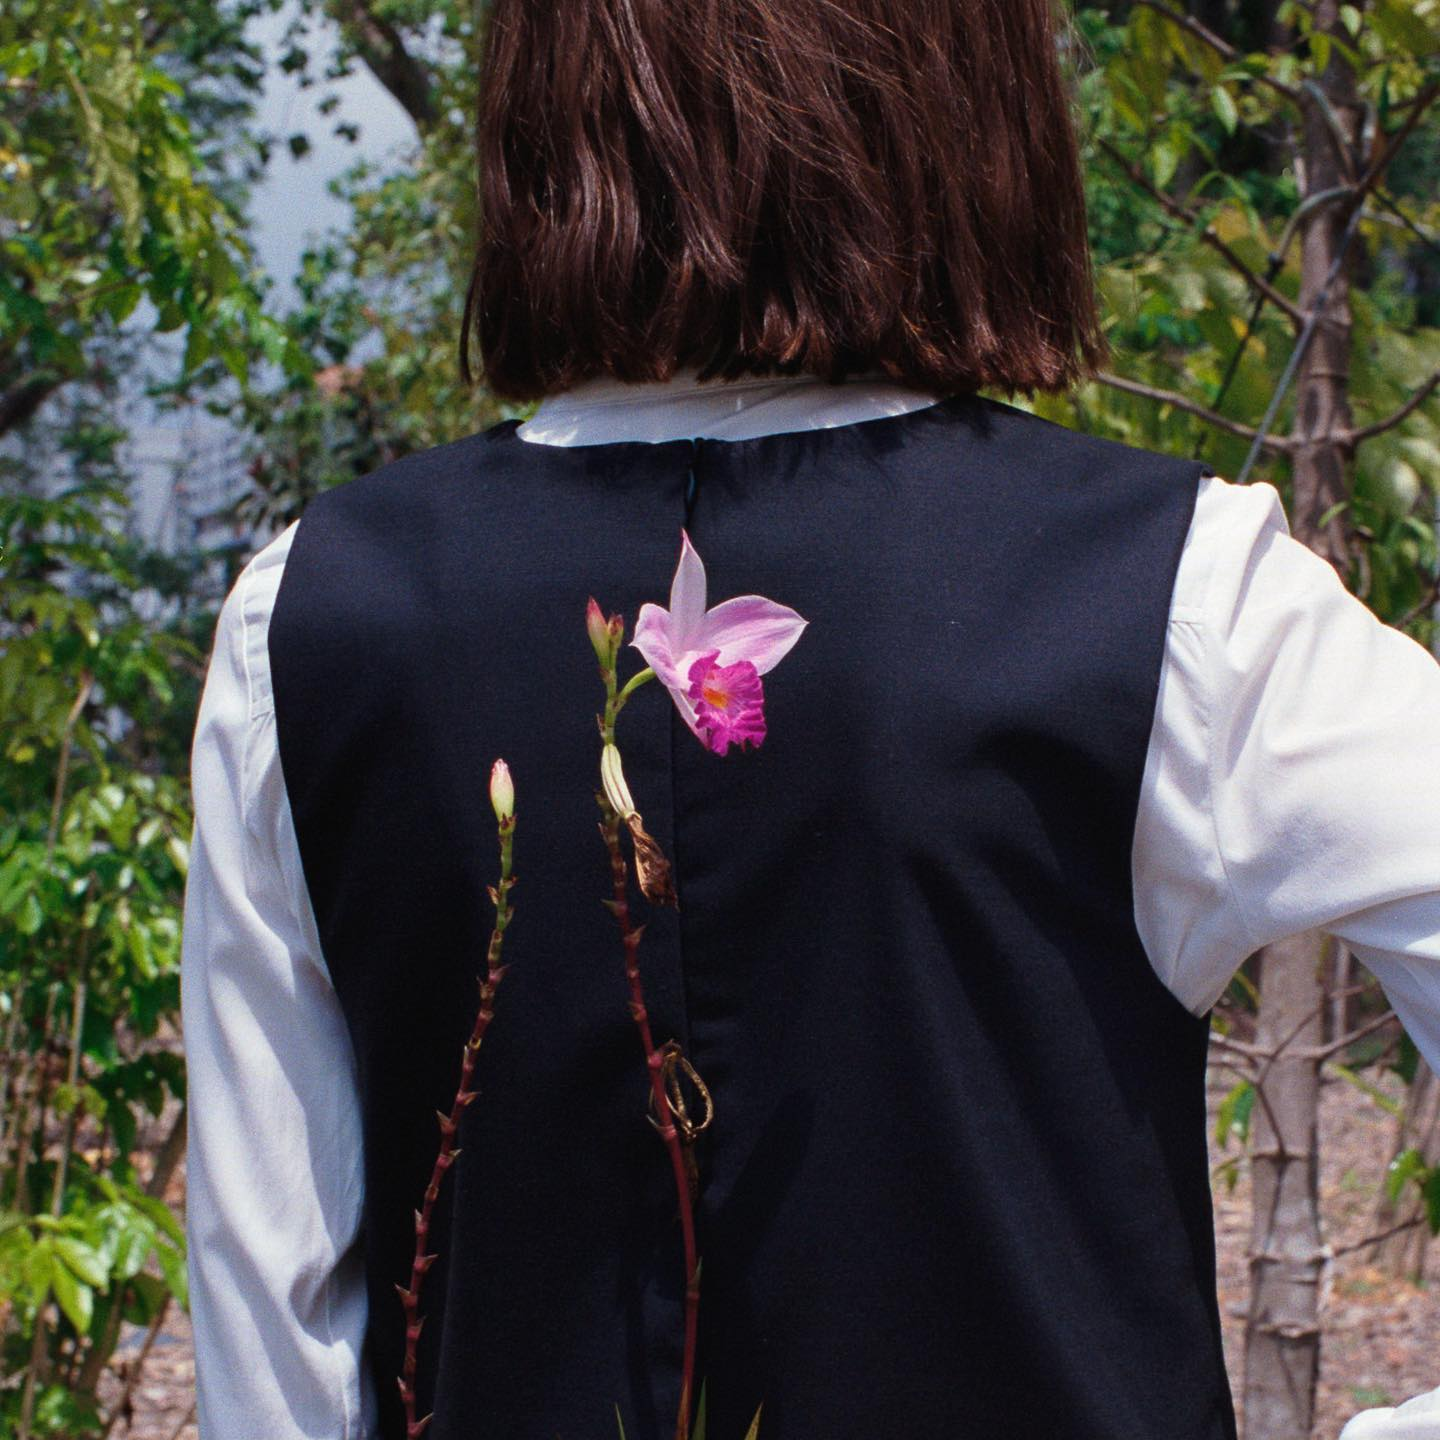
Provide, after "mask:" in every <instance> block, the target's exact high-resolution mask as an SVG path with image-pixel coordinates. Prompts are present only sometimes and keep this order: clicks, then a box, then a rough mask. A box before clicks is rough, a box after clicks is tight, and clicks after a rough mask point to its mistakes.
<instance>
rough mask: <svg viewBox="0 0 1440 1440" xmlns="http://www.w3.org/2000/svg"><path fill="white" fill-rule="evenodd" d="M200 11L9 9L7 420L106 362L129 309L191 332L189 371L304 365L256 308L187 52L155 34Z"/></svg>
mask: <svg viewBox="0 0 1440 1440" xmlns="http://www.w3.org/2000/svg"><path fill="white" fill-rule="evenodd" d="M206 8H207V9H208V7H206ZM197 10H198V7H195V6H193V5H185V4H182V3H177V0H162V3H160V4H159V5H158V6H157V5H151V6H143V7H142V6H135V5H126V4H122V3H120V0H61V3H55V0H15V3H13V4H7V5H6V6H5V7H4V8H3V9H0V176H3V179H4V183H3V184H0V432H3V430H4V429H6V428H9V427H10V426H11V425H13V424H16V423H20V422H22V421H23V420H25V419H26V418H28V417H29V415H30V414H31V413H33V411H34V409H35V407H36V406H37V405H38V404H39V403H40V402H41V400H43V398H44V397H46V396H48V395H49V394H51V393H53V392H54V391H55V390H57V389H59V388H60V387H61V386H63V385H65V384H67V383H70V382H73V381H75V380H79V379H82V378H84V379H92V380H93V379H95V378H97V375H96V368H97V366H101V365H102V364H103V358H102V357H103V355H104V352H105V346H106V342H107V341H108V340H112V339H113V337H114V336H115V335H117V334H118V333H119V329H120V327H121V326H122V325H125V324H126V322H131V323H132V325H133V324H135V323H139V324H143V325H144V326H145V327H146V328H148V329H149V330H150V331H152V332H154V333H157V334H158V333H168V332H172V331H177V332H180V331H183V334H184V339H185V344H184V348H183V357H182V367H181V378H182V381H184V380H188V379H189V378H191V377H192V376H194V375H195V374H196V373H197V372H198V371H199V370H200V368H201V367H202V366H204V365H205V362H207V361H211V362H212V363H213V364H214V365H216V366H218V367H221V368H223V370H224V371H226V372H228V373H229V374H230V375H231V376H233V377H234V378H235V379H236V380H237V381H243V380H245V379H246V378H247V376H248V375H249V373H250V369H251V364H252V360H253V357H254V356H255V355H257V354H259V355H262V356H264V357H265V358H266V359H267V360H269V361H272V362H275V363H280V364H284V365H286V366H287V367H290V368H303V366H304V363H305V357H304V355H303V353H302V352H301V351H300V350H298V349H297V348H296V347H295V346H294V345H293V344H292V343H291V342H290V340H289V337H288V336H287V335H286V333H285V331H284V329H283V327H281V326H280V325H278V324H277V323H276V322H275V321H273V320H271V319H270V318H269V317H267V316H266V315H265V314H264V313H263V311H262V308H261V303H260V293H259V290H258V287H257V285H256V283H255V281H254V279H253V278H252V276H251V273H250V272H251V269H252V266H251V261H250V254H249V247H248V244H247V242H246V240H245V237H244V233H243V223H242V220H241V217H240V216H238V215H237V214H236V213H235V210H234V208H233V205H232V204H231V203H229V202H228V201H227V199H226V198H225V197H224V195H223V194H222V191H223V189H224V188H225V187H224V186H223V185H221V184H218V183H217V177H216V176H215V175H214V174H212V173H211V169H212V167H211V163H210V160H209V158H208V157H207V156H206V155H205V154H204V152H203V151H202V149H201V137H200V136H199V135H198V134H197V132H196V129H195V128H194V127H193V126H192V124H191V121H190V119H189V117H188V116H187V113H186V112H187V108H188V109H190V110H195V109H197V108H198V107H197V102H196V100H195V99H194V98H193V97H191V96H189V95H188V93H187V89H186V87H185V85H183V84H182V83H181V80H180V79H179V78H177V75H176V74H172V73H170V71H172V70H175V71H179V72H181V73H183V72H184V71H185V69H186V65H187V58H186V56H185V55H184V54H183V52H182V53H181V54H179V55H178V56H177V55H176V54H175V53H174V49H175V43H176V37H174V36H172V37H171V39H170V48H169V50H168V51H167V52H166V53H165V54H162V53H160V52H159V51H158V50H157V45H156V40H157V37H160V36H165V35H166V34H167V32H169V31H170V30H172V29H178V31H179V35H180V37H181V38H184V37H187V36H188V37H191V38H195V37H196V35H197V29H198V30H200V31H202V32H206V31H208V32H213V31H215V30H217V29H218V28H219V23H218V22H217V21H215V20H214V19H213V18H211V19H207V18H206V17H205V16H203V15H200V16H198V18H197ZM212 38H213V34H212ZM226 38H227V39H228V42H229V43H231V44H234V43H235V39H234V36H233V35H230V36H228V37H226ZM166 61H169V62H170V63H169V68H168V69H167V65H166V63H165V62H166ZM142 302H146V308H145V309H144V310H143V311H142V310H140V308H139V307H141V305H142Z"/></svg>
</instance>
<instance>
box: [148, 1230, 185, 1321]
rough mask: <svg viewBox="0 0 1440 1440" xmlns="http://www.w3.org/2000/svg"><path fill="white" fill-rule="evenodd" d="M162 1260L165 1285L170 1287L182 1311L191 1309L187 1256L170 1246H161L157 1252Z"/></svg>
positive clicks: (157, 1248)
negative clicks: (186, 1266) (186, 1271)
mask: <svg viewBox="0 0 1440 1440" xmlns="http://www.w3.org/2000/svg"><path fill="white" fill-rule="evenodd" d="M155 1253H156V1255H157V1256H158V1257H159V1260H160V1273H161V1274H162V1275H164V1277H165V1283H166V1284H167V1285H168V1286H169V1287H170V1293H171V1294H172V1295H173V1296H174V1297H175V1299H176V1301H177V1302H178V1303H179V1305H180V1308H181V1309H182V1310H188V1309H189V1308H190V1283H189V1277H188V1276H187V1274H186V1273H185V1255H184V1253H183V1252H182V1251H180V1250H174V1249H172V1248H171V1247H170V1246H169V1245H159V1246H157V1247H156V1250H155Z"/></svg>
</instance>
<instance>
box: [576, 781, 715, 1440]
mask: <svg viewBox="0 0 1440 1440" xmlns="http://www.w3.org/2000/svg"><path fill="white" fill-rule="evenodd" d="M601 805H602V807H603V808H604V810H605V812H606V813H605V820H604V821H603V822H602V824H601V826H600V829H601V831H602V832H603V834H604V836H605V845H606V848H607V849H608V850H609V851H610V877H611V883H612V886H613V888H614V892H615V894H614V899H613V900H612V901H611V902H610V910H611V912H612V913H613V914H614V916H615V919H616V921H617V923H618V924H619V926H620V938H621V942H622V944H623V945H624V948H625V978H626V979H627V980H628V981H629V982H630V1015H631V1017H632V1018H633V1019H634V1021H635V1024H636V1026H637V1028H638V1029H639V1031H640V1043H641V1045H642V1047H643V1048H644V1051H645V1065H646V1068H647V1070H648V1071H649V1074H650V1089H651V1092H652V1093H653V1095H654V1098H655V1110H656V1113H657V1114H658V1115H661V1116H663V1117H664V1119H663V1121H661V1123H659V1124H657V1125H656V1127H655V1128H656V1129H657V1130H658V1131H659V1132H660V1138H661V1139H662V1140H663V1141H664V1142H665V1149H666V1150H667V1152H668V1153H669V1155H670V1166H671V1169H672V1170H673V1171H674V1173H675V1192H676V1195H677V1196H678V1198H679V1201H680V1233H681V1236H682V1237H683V1240H684V1245H685V1351H684V1368H683V1370H682V1372H681V1380H680V1408H679V1416H678V1418H677V1420H676V1430H675V1436H676V1440H689V1436H690V1390H691V1386H692V1384H693V1382H694V1375H695V1341H696V1334H697V1331H698V1328H699V1323H698V1322H699V1310H700V1268H699V1263H698V1258H697V1255H696V1248H695V1214H694V1206H693V1202H692V1200H691V1196H690V1181H689V1177H688V1175H687V1173H686V1167H685V1155H684V1152H683V1150H682V1148H681V1145H680V1133H679V1131H678V1130H677V1129H676V1128H675V1121H674V1115H673V1112H672V1111H671V1108H670V1099H669V1096H668V1095H667V1094H666V1093H665V1081H664V1077H663V1076H662V1074H661V1065H662V1064H663V1062H664V1055H663V1053H662V1052H661V1051H660V1050H658V1049H657V1048H656V1046H655V1042H654V1040H653V1039H652V1037H651V1034H650V1015H649V1012H648V1011H647V1010H646V1008H645V990H644V986H643V985H642V983H641V980H640V967H639V964H638V963H637V961H636V958H635V957H636V952H637V951H638V950H639V948H640V935H641V932H642V931H643V929H644V927H643V926H639V927H637V926H635V925H632V924H631V921H630V898H629V888H630V887H629V884H628V873H627V870H626V866H625V855H624V852H623V851H622V849H621V847H620V817H619V816H618V815H617V814H616V812H615V810H614V807H613V806H611V805H610V803H609V802H608V801H606V800H604V799H603V797H602V799H601Z"/></svg>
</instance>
